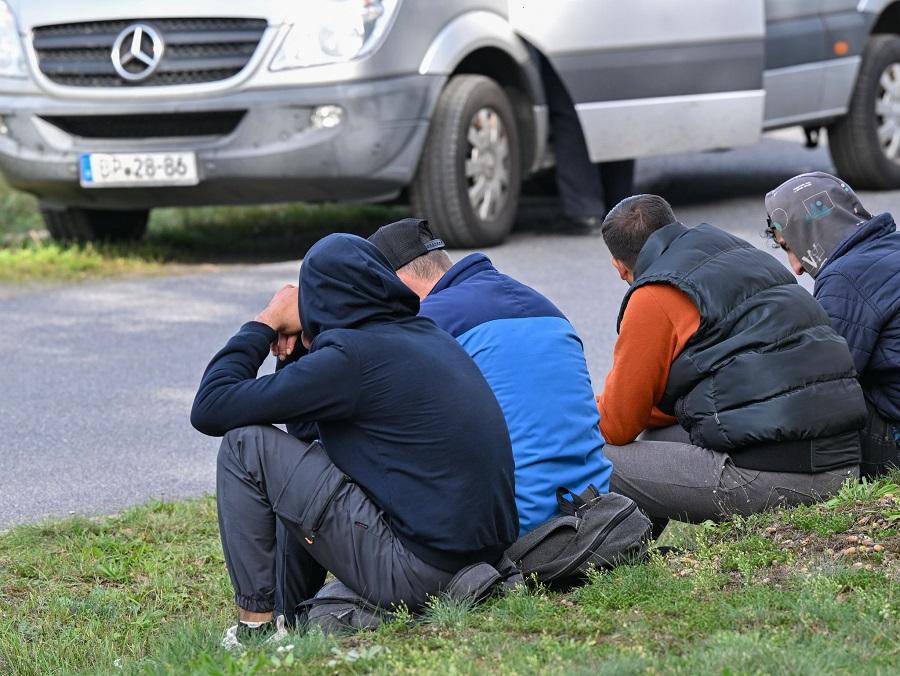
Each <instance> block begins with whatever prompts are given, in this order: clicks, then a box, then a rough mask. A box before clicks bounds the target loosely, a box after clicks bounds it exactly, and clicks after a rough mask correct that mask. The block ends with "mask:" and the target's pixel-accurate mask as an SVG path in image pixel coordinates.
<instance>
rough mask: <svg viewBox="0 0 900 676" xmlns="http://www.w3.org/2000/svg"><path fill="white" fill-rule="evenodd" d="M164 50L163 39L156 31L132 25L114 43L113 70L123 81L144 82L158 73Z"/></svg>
mask: <svg viewBox="0 0 900 676" xmlns="http://www.w3.org/2000/svg"><path fill="white" fill-rule="evenodd" d="M163 49H164V45H163V41H162V37H160V35H159V33H158V32H157V31H156V30H154V29H153V28H151V27H150V26H148V25H147V24H144V23H136V24H132V25H130V26H129V27H128V28H126V29H125V30H123V31H122V32H121V33H119V36H118V37H117V38H116V41H115V42H114V43H113V48H112V64H113V68H115V69H116V72H117V73H118V74H119V77H121V78H122V79H123V80H128V81H129V82H138V81H140V80H144V79H146V78H148V77H150V76H151V75H153V73H154V72H156V69H157V68H158V67H159V62H160V61H162V55H163Z"/></svg>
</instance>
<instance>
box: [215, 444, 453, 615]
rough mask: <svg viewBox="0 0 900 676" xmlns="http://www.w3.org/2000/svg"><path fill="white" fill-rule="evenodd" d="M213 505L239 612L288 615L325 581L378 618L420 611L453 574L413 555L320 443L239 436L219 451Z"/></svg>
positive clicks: (373, 504)
mask: <svg viewBox="0 0 900 676" xmlns="http://www.w3.org/2000/svg"><path fill="white" fill-rule="evenodd" d="M216 488H217V495H216V503H217V506H218V511H219V532H220V534H221V537H222V548H223V549H224V551H225V564H226V566H227V568H228V574H229V575H230V576H231V582H232V585H233V586H234V593H235V602H236V603H237V605H238V606H239V607H240V608H243V609H244V610H249V611H253V612H268V611H271V610H277V611H278V612H283V613H285V614H286V615H288V619H289V621H291V620H292V619H293V618H292V615H293V609H294V608H295V607H296V606H297V604H298V603H300V602H301V601H305V600H308V599H310V598H312V597H313V596H315V594H316V592H317V591H318V590H319V589H320V588H321V586H322V584H323V582H324V580H325V575H326V572H327V571H330V572H331V573H333V574H334V576H335V577H336V578H337V579H338V580H340V581H341V582H342V583H344V585H346V586H347V587H348V588H349V589H351V590H352V591H353V592H355V593H357V594H359V595H360V596H361V597H363V598H364V599H366V600H367V601H369V602H370V603H372V604H374V605H377V606H379V607H381V608H391V607H392V606H396V605H399V604H401V603H402V604H405V605H406V607H408V608H409V609H410V610H412V611H415V610H418V609H419V608H420V607H421V606H422V605H423V604H424V603H425V602H426V601H427V600H428V597H429V596H433V595H436V594H438V593H440V591H441V589H442V588H443V587H444V586H445V585H446V584H447V583H448V582H449V581H450V579H451V578H452V577H453V573H448V572H446V571H442V570H439V569H437V568H435V567H433V566H431V565H429V564H427V563H425V562H424V561H422V560H421V559H419V558H418V557H416V556H415V555H413V554H412V553H411V552H409V551H408V550H407V549H406V547H405V546H404V545H403V543H402V542H401V541H400V540H399V539H398V538H397V537H395V535H394V533H393V532H392V531H391V528H390V526H389V525H388V523H387V521H386V520H385V518H384V515H383V513H382V512H381V510H380V509H378V507H377V506H376V505H375V503H373V502H372V501H371V500H370V499H369V497H368V496H367V495H366V494H365V492H363V490H362V489H361V488H360V487H359V486H357V485H356V484H355V483H353V482H352V481H349V480H348V478H347V477H346V476H345V475H344V474H343V473H342V472H341V471H340V470H339V469H338V468H337V467H335V465H334V464H333V463H332V462H331V460H330V459H329V458H328V455H327V454H326V453H325V449H324V448H323V447H322V445H321V443H319V442H313V443H312V444H305V443H302V442H300V441H298V440H297V439H295V438H294V437H292V436H290V435H289V434H286V433H285V432H282V431H281V430H279V429H277V428H275V427H269V426H253V427H242V428H239V429H236V430H233V431H231V432H229V433H228V434H226V435H225V438H224V439H223V440H222V445H221V447H220V449H219V457H218V467H217V473H216Z"/></svg>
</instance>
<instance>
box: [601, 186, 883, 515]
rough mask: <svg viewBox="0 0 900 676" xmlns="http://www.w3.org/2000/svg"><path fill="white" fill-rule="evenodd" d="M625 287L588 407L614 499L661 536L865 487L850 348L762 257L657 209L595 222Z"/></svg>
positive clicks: (861, 416)
mask: <svg viewBox="0 0 900 676" xmlns="http://www.w3.org/2000/svg"><path fill="white" fill-rule="evenodd" d="M602 233H603V238H604V241H605V242H606V245H607V247H608V248H609V251H610V253H611V254H612V263H613V265H614V266H615V268H616V270H618V272H619V275H620V276H621V278H622V279H623V280H624V281H626V282H627V283H628V284H629V285H630V289H629V291H628V293H627V294H626V295H625V299H624V300H623V302H622V307H621V310H620V312H619V320H618V329H619V338H618V340H617V342H616V346H615V349H614V353H613V367H612V370H611V371H610V373H609V375H608V376H607V379H606V383H605V385H604V390H603V393H602V394H601V395H599V396H598V397H597V403H598V406H599V409H600V429H601V431H602V433H603V436H604V438H605V439H606V441H607V446H606V454H607V457H609V458H610V459H611V460H612V462H613V476H612V480H611V484H610V490H612V491H615V492H617V493H621V494H623V495H627V496H629V497H631V498H632V499H634V500H635V502H637V503H638V504H639V505H640V506H641V507H642V508H643V509H644V510H645V511H646V512H647V514H648V515H649V516H650V517H651V518H652V519H654V522H655V524H656V527H657V532H661V530H662V528H663V527H664V526H665V523H666V522H667V520H668V519H672V518H674V519H680V520H685V521H691V522H699V521H704V520H707V519H712V520H719V519H721V518H722V517H724V516H726V515H728V514H733V513H737V514H750V513H753V512H758V511H762V510H765V509H767V508H771V507H775V506H778V505H794V504H801V503H810V502H813V501H816V500H818V499H820V498H822V497H826V496H829V495H831V494H833V493H834V492H835V491H837V489H838V488H840V486H841V484H842V483H843V482H844V481H845V480H846V479H847V478H850V477H855V476H858V473H859V456H860V447H859V433H858V430H859V429H860V427H861V426H862V425H863V423H864V421H865V414H866V408H865V402H864V399H863V395H862V391H861V390H860V387H859V384H858V382H857V380H856V377H855V371H854V368H853V362H852V359H851V357H850V353H849V351H848V349H847V345H846V343H845V342H844V341H843V339H842V338H840V337H839V336H838V335H837V334H836V333H835V332H834V331H833V330H832V329H831V326H830V324H829V322H828V318H827V316H826V315H825V313H824V311H823V310H822V308H821V307H820V306H819V305H818V304H817V303H816V301H815V299H813V297H812V296H810V295H809V293H807V292H806V290H804V289H803V288H802V287H800V286H799V285H798V284H797V283H796V280H795V279H794V277H793V275H791V274H790V272H789V271H788V270H787V269H785V268H784V266H782V265H781V264H780V263H779V262H778V261H776V260H775V259H774V258H773V257H772V256H770V255H769V254H768V253H766V252H764V251H761V250H759V249H757V248H755V247H754V246H752V245H751V244H749V243H747V242H745V241H744V240H742V239H740V238H738V237H734V236H733V235H730V234H728V233H726V232H724V231H722V230H720V229H718V228H715V227H713V226H711V225H707V224H702V225H699V226H697V227H694V228H688V227H685V226H684V225H682V224H681V223H678V222H677V221H676V219H675V214H674V213H673V212H672V208H671V206H669V204H668V202H666V201H665V200H664V199H663V198H661V197H659V196H656V195H636V196H633V197H629V198H627V199H625V200H623V201H622V202H620V203H619V204H618V205H617V206H616V207H615V208H614V209H613V210H612V211H610V213H609V215H608V216H607V217H606V219H605V220H604V223H603V226H602Z"/></svg>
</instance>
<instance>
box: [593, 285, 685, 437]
mask: <svg viewBox="0 0 900 676" xmlns="http://www.w3.org/2000/svg"><path fill="white" fill-rule="evenodd" d="M699 327H700V312H699V311H698V310H697V307H696V306H695V305H694V303H693V301H692V300H691V299H690V297H689V296H688V295H687V294H685V293H684V292H683V291H680V290H679V289H677V288H675V287H674V286H671V285H669V284H647V285H646V286H642V287H641V288H640V289H638V290H637V291H635V292H634V294H633V295H632V296H631V300H629V301H628V307H627V308H626V310H625V315H624V316H623V317H622V325H621V326H620V328H619V338H618V340H617V341H616V346H615V348H614V349H613V365H612V369H611V370H610V372H609V375H607V376H606V383H605V384H604V386H603V393H602V394H600V395H599V396H598V397H597V405H598V407H599V409H600V431H601V432H602V433H603V438H604V439H606V441H607V442H609V443H611V444H615V445H617V446H621V445H623V444H627V443H629V442H632V441H634V440H635V439H636V438H637V436H638V435H639V434H640V433H641V432H643V431H644V430H645V429H647V428H648V427H664V426H666V425H671V424H673V423H674V422H675V419H674V418H672V417H671V416H668V415H666V414H665V413H663V412H662V411H660V410H659V409H658V408H656V405H657V404H658V403H659V401H660V399H662V395H663V393H664V392H665V389H666V384H667V383H668V381H669V369H670V368H671V366H672V362H673V361H674V360H675V357H677V356H678V355H679V354H680V353H681V351H682V350H683V349H684V346H685V345H686V344H687V342H688V341H689V340H690V339H691V337H692V336H693V335H694V334H695V333H696V332H697V329H698V328H699Z"/></svg>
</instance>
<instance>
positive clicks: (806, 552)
mask: <svg viewBox="0 0 900 676" xmlns="http://www.w3.org/2000/svg"><path fill="white" fill-rule="evenodd" d="M816 509H818V510H820V511H821V513H822V515H823V517H825V516H828V515H832V516H833V515H836V514H839V515H847V516H850V517H851V518H852V524H851V525H850V527H849V528H848V529H847V530H846V531H845V532H843V533H833V534H830V535H820V534H818V533H816V532H810V531H807V530H804V529H802V528H798V527H797V526H795V525H793V524H792V523H791V519H790V517H789V512H785V511H781V512H776V513H775V514H774V519H773V521H772V522H771V524H770V525H769V526H768V527H767V528H765V529H763V530H761V531H759V532H758V535H760V536H762V537H765V538H766V539H768V540H770V541H771V542H772V543H773V544H774V545H775V546H776V547H777V548H778V549H781V550H783V551H785V552H787V553H788V554H789V560H788V562H787V563H773V564H771V565H770V566H767V567H765V568H762V569H759V570H757V571H756V572H755V573H754V576H753V577H754V580H755V581H756V582H759V583H762V584H770V585H774V586H782V585H783V584H784V583H785V582H786V581H787V580H788V578H790V577H791V576H794V575H796V574H797V573H800V574H805V573H810V572H811V571H817V570H821V569H823V568H827V567H830V566H834V565H841V566H849V567H852V568H862V569H865V570H880V571H882V572H884V573H885V574H887V575H891V576H893V577H896V578H898V579H900V534H897V533H896V531H897V529H898V527H900V519H898V516H900V498H898V497H896V496H894V495H886V496H884V497H882V498H880V499H878V500H877V501H874V502H869V503H865V504H858V505H845V506H841V507H838V508H829V507H826V506H825V505H819V506H817V508H816ZM668 563H669V566H670V567H671V568H672V570H673V572H674V574H675V575H676V576H678V577H689V576H693V575H695V574H698V573H700V572H701V571H703V570H704V569H706V570H709V567H710V565H712V566H713V568H717V567H718V561H703V560H698V558H696V555H695V554H694V553H692V552H686V553H684V554H682V555H679V556H669V557H668ZM717 572H719V573H720V574H727V575H728V578H729V579H728V580H727V581H726V582H725V584H724V585H723V589H724V590H728V589H731V590H736V589H739V588H741V587H743V586H744V585H745V584H746V579H745V578H744V577H743V576H742V575H741V574H740V573H739V572H734V571H732V572H729V573H725V571H721V570H719V571H717Z"/></svg>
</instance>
